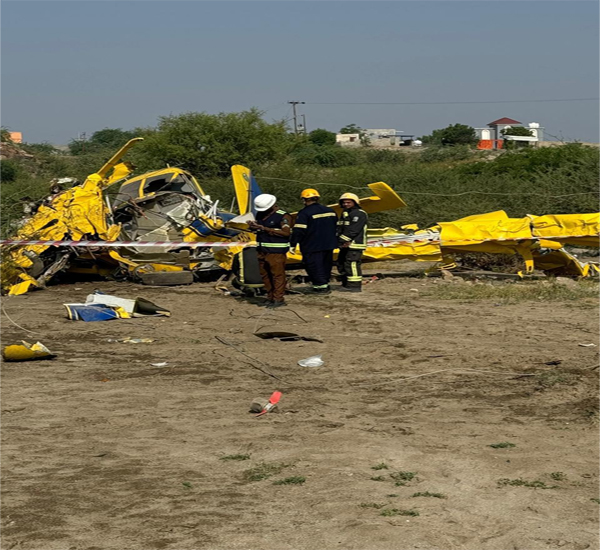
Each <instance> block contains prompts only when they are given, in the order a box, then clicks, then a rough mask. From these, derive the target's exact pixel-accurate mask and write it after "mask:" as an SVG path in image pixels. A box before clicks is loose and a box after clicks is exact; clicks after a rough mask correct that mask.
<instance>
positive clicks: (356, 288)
mask: <svg viewBox="0 0 600 550" xmlns="http://www.w3.org/2000/svg"><path fill="white" fill-rule="evenodd" d="M338 290H340V291H341V292H362V287H360V286H343V287H341V288H339V289H338Z"/></svg>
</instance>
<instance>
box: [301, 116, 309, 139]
mask: <svg viewBox="0 0 600 550" xmlns="http://www.w3.org/2000/svg"><path fill="white" fill-rule="evenodd" d="M302 128H303V130H304V133H305V134H308V130H307V129H306V115H302Z"/></svg>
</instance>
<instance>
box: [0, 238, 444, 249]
mask: <svg viewBox="0 0 600 550" xmlns="http://www.w3.org/2000/svg"><path fill="white" fill-rule="evenodd" d="M403 242H404V243H409V242H437V241H436V240H435V239H434V240H432V239H430V238H425V239H424V238H422V237H421V238H415V237H414V236H412V235H410V236H409V235H407V238H405V239H402V238H397V239H369V240H368V244H369V245H374V246H377V245H379V246H386V245H392V246H393V245H395V244H401V243H403ZM257 245H258V243H257V242H256V241H247V242H246V241H236V242H230V241H227V242H211V241H208V242H206V241H204V242H185V241H18V240H0V246H72V247H83V248H86V247H103V248H107V247H109V248H118V247H135V248H139V247H156V246H164V247H165V248H203V247H204V248H206V247H208V248H212V247H234V246H257Z"/></svg>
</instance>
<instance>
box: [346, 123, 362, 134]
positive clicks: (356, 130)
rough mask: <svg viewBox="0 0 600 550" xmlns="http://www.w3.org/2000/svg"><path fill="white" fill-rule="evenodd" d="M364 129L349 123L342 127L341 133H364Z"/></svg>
mask: <svg viewBox="0 0 600 550" xmlns="http://www.w3.org/2000/svg"><path fill="white" fill-rule="evenodd" d="M363 132H364V130H363V129H362V128H360V127H359V126H357V125H356V124H348V126H344V127H343V128H342V129H340V134H362V133H363Z"/></svg>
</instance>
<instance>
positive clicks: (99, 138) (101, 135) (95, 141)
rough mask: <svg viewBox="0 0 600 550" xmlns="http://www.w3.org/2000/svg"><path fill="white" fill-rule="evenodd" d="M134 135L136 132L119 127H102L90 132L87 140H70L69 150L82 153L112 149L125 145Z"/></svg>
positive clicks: (78, 153) (74, 153)
mask: <svg viewBox="0 0 600 550" xmlns="http://www.w3.org/2000/svg"><path fill="white" fill-rule="evenodd" d="M134 137H136V132H133V131H126V130H121V128H104V129H103V130H98V131H97V132H94V133H93V134H92V137H91V138H90V139H89V140H88V141H81V140H78V139H74V140H71V142H70V143H69V151H70V152H71V154H72V155H81V154H83V153H98V152H100V151H103V150H106V151H109V150H110V151H114V152H116V151H117V149H119V148H120V147H122V146H123V145H125V144H126V143H127V142H128V141H129V140H130V139H132V138H134Z"/></svg>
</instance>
